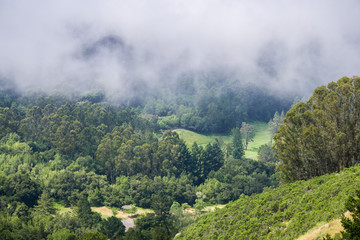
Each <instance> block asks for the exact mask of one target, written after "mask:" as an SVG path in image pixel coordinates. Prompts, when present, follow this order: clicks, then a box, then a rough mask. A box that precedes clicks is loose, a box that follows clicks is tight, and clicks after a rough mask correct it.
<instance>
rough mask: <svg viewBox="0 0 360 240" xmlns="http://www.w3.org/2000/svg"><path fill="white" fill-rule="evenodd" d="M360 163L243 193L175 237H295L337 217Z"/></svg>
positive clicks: (357, 179) (354, 186) (359, 173)
mask: <svg viewBox="0 0 360 240" xmlns="http://www.w3.org/2000/svg"><path fill="white" fill-rule="evenodd" d="M359 182H360V167H359V166H356V167H352V168H349V169H345V170H344V171H342V172H340V173H334V174H331V175H324V176H321V177H317V178H314V179H311V180H308V181H297V182H294V183H290V184H285V185H281V186H279V187H278V188H275V189H267V190H266V191H265V192H263V193H260V194H253V195H251V196H245V195H242V196H241V197H240V199H239V200H236V201H234V202H232V203H229V204H227V206H226V207H225V208H223V209H219V210H217V211H215V212H212V213H209V214H206V215H203V216H202V217H201V218H200V219H199V220H198V221H197V222H195V223H194V224H193V225H191V226H190V227H189V228H187V229H186V230H185V231H184V232H182V234H181V236H180V237H177V238H175V239H296V238H297V237H299V236H301V235H302V234H304V233H306V232H307V231H308V230H309V229H311V228H313V227H314V226H315V225H316V224H317V223H319V222H328V221H330V220H332V219H336V218H339V217H340V216H341V214H343V213H344V212H345V206H344V198H345V197H346V196H348V195H349V194H350V195H352V194H354V193H355V189H357V188H359V187H360V184H359Z"/></svg>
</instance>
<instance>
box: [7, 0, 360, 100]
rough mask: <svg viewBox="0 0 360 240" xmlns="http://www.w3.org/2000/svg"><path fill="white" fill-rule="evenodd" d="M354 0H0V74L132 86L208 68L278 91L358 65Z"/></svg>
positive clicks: (31, 82)
mask: <svg viewBox="0 0 360 240" xmlns="http://www.w3.org/2000/svg"><path fill="white" fill-rule="evenodd" d="M359 13H360V2H359V1H355V0H354V1H351V0H345V1H335V0H326V1H325V0H317V1H307V0H305V1H285V0H283V1H282V0H276V1H266V0H260V1H250V0H249V1H245V0H244V1H241V0H225V1H221V0H195V1H184V0H183V1H181V0H171V1H169V0H153V1H147V0H142V1H141V0H131V1H114V0H106V1H99V0H98V1H95V0H77V1H70V0H62V1H46V0H37V1H25V0H17V1H14V0H0V39H1V40H0V78H2V79H7V81H11V82H12V84H16V85H17V86H18V88H19V89H22V90H26V89H31V88H35V89H48V90H52V89H63V90H65V91H70V90H74V89H77V90H78V91H85V90H89V89H92V88H99V89H104V90H105V91H106V92H108V93H111V94H118V95H119V96H126V95H130V94H136V93H137V92H136V89H137V88H139V87H144V86H146V87H147V88H149V89H151V88H155V87H158V86H162V85H166V84H171V83H172V82H174V81H175V80H176V79H177V78H179V77H181V76H182V75H183V74H192V75H193V76H198V75H202V74H204V73H212V72H217V73H221V74H224V75H226V76H229V77H231V78H233V79H236V80H237V81H240V82H244V83H245V82H250V83H254V84H257V85H259V86H264V87H266V88H268V89H269V90H274V91H277V92H280V93H281V92H283V93H285V92H294V93H297V94H299V95H300V94H308V93H309V92H310V91H312V90H313V89H314V87H316V86H319V85H322V84H326V83H328V82H330V81H336V80H337V79H338V78H340V77H342V76H345V75H346V76H353V75H358V74H359V69H360V58H359V56H360V28H359V27H358V22H359V20H358V16H359Z"/></svg>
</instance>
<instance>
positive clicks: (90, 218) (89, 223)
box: [76, 194, 101, 228]
mask: <svg viewBox="0 0 360 240" xmlns="http://www.w3.org/2000/svg"><path fill="white" fill-rule="evenodd" d="M76 214H77V217H78V218H79V220H80V223H81V225H82V226H84V227H86V228H92V227H93V226H94V225H97V224H98V223H100V221H101V216H100V214H99V213H95V212H93V211H92V210H91V207H90V203H89V201H88V199H87V196H86V195H85V194H82V195H81V196H80V199H79V201H78V204H77V208H76Z"/></svg>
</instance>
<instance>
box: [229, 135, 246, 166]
mask: <svg viewBox="0 0 360 240" xmlns="http://www.w3.org/2000/svg"><path fill="white" fill-rule="evenodd" d="M231 133H232V156H233V157H234V158H236V159H241V158H242V157H243V156H244V154H245V153H244V145H243V143H242V138H241V133H240V129H239V128H234V129H233V130H232V131H231Z"/></svg>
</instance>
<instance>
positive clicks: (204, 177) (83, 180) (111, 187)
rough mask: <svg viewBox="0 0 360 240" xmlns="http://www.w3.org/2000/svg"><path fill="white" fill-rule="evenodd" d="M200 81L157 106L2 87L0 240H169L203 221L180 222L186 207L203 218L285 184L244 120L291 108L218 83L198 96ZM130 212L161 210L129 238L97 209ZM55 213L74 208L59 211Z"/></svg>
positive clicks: (254, 92)
mask: <svg viewBox="0 0 360 240" xmlns="http://www.w3.org/2000/svg"><path fill="white" fill-rule="evenodd" d="M184 81H185V80H184ZM209 81H210V80H209ZM216 81H219V82H216ZM191 82H192V81H185V82H182V81H179V85H178V86H177V87H176V89H177V91H175V93H174V96H173V97H172V98H168V97H167V96H168V95H164V94H165V93H166V92H167V91H169V89H165V88H164V89H162V90H161V92H160V94H159V97H156V98H155V97H150V98H149V97H142V99H141V98H140V97H139V98H138V99H137V100H136V101H135V100H134V99H132V100H131V101H130V100H129V101H128V102H127V103H126V104H116V103H114V102H112V101H111V100H109V99H108V98H106V96H105V95H104V94H102V93H101V92H100V93H93V94H85V95H84V94H83V95H79V96H74V95H72V96H66V95H62V94H59V93H52V94H46V93H42V92H29V93H23V94H19V93H17V92H16V91H15V90H13V89H4V90H2V91H1V93H0V122H1V124H0V127H1V131H0V182H1V184H0V186H1V188H0V196H1V197H0V201H1V205H0V206H1V209H0V210H1V214H0V217H1V220H0V221H1V222H0V225H1V228H0V232H1V233H0V234H1V235H2V236H6V238H7V239H77V238H78V239H90V238H91V236H92V235H93V237H97V239H101V237H103V238H104V239H107V238H110V239H118V238H124V239H134V238H135V239H152V238H155V239H156V238H160V239H168V238H171V237H172V236H174V235H175V234H176V233H177V232H178V231H179V230H180V228H183V227H185V226H186V225H188V224H190V223H191V221H193V220H194V219H195V218H194V216H187V217H186V216H184V215H183V214H181V213H180V214H174V211H176V209H177V208H176V206H180V205H182V206H186V205H187V206H190V205H192V206H193V207H194V208H196V209H202V208H204V207H205V206H206V205H208V204H219V203H221V204H224V203H227V202H229V201H233V200H236V199H238V198H239V197H240V195H242V194H245V195H251V194H253V193H259V192H261V191H262V189H263V188H264V187H269V186H276V185H277V184H278V182H277V179H276V175H275V162H274V159H273V157H272V154H273V153H272V150H271V148H269V146H267V145H264V147H263V150H264V151H261V152H262V155H259V159H260V160H259V161H254V160H250V159H245V158H244V157H243V155H244V144H243V142H242V141H243V140H242V138H243V137H242V134H243V133H244V131H243V130H244V126H243V128H242V124H241V123H243V124H244V123H245V121H253V120H264V121H265V120H266V121H268V120H269V119H272V116H273V115H274V113H275V111H276V110H279V111H280V110H283V109H286V107H288V106H289V105H290V102H291V101H289V100H286V101H285V100H284V99H283V100H281V99H280V100H279V98H277V97H274V96H271V95H264V93H263V92H262V91H260V90H259V89H256V88H244V89H241V91H238V92H237V90H238V89H236V88H233V89H232V90H229V89H226V88H225V89H223V88H220V80H215V79H211V81H210V82H209V83H207V86H208V87H207V88H206V89H205V90H202V92H198V91H195V90H194V91H189V89H188V88H192V85H191ZM221 83H222V85H221V86H222V87H223V86H224V84H223V83H224V80H221ZM181 84H183V85H181ZM196 89H198V88H196ZM159 91H160V90H159ZM215 92H216V94H215ZM255 99H256V101H255ZM107 100H109V102H107ZM255 102H256V103H257V104H259V105H256V104H255ZM261 102H263V103H265V102H266V103H267V104H270V105H271V107H270V108H268V105H265V104H261ZM234 109H235V110H234ZM254 109H255V110H254ZM275 115H276V114H275ZM274 119H275V118H274ZM245 126H247V127H249V126H250V125H248V124H245ZM176 127H182V128H188V129H192V130H197V131H199V132H218V133H229V134H231V136H232V143H231V144H224V143H223V142H221V141H215V142H214V143H209V144H207V145H206V146H200V145H198V144H197V143H196V142H195V143H194V144H193V145H192V146H187V145H186V144H185V142H184V141H183V140H182V139H180V138H179V136H178V135H177V133H176V132H173V131H171V128H176ZM230 130H231V131H230ZM245 139H246V138H245ZM269 141H270V139H269ZM126 204H133V205H135V206H137V207H143V208H151V209H153V210H154V213H152V214H147V215H146V216H144V217H140V218H139V219H138V220H136V228H135V229H132V230H131V231H128V232H127V233H126V234H125V235H124V229H123V228H122V227H119V226H122V223H121V222H120V220H119V219H117V218H115V217H112V218H107V219H101V217H100V215H99V214H97V213H94V212H92V210H91V208H90V207H91V206H108V207H113V208H118V209H119V208H120V207H121V206H123V205H126ZM55 206H63V207H71V208H72V209H73V211H72V212H71V213H59V211H57V210H56V208H55ZM171 206H172V208H171V209H172V211H173V213H172V214H170V213H169V212H170V210H171V209H170V207H171ZM191 219H193V220H191ZM179 221H180V222H179ZM20 226H21V227H20ZM115 226H116V227H115ZM114 229H120V230H119V231H115V230H114ZM159 234H162V235H161V236H158V235H159ZM134 236H135V237H134Z"/></svg>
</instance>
